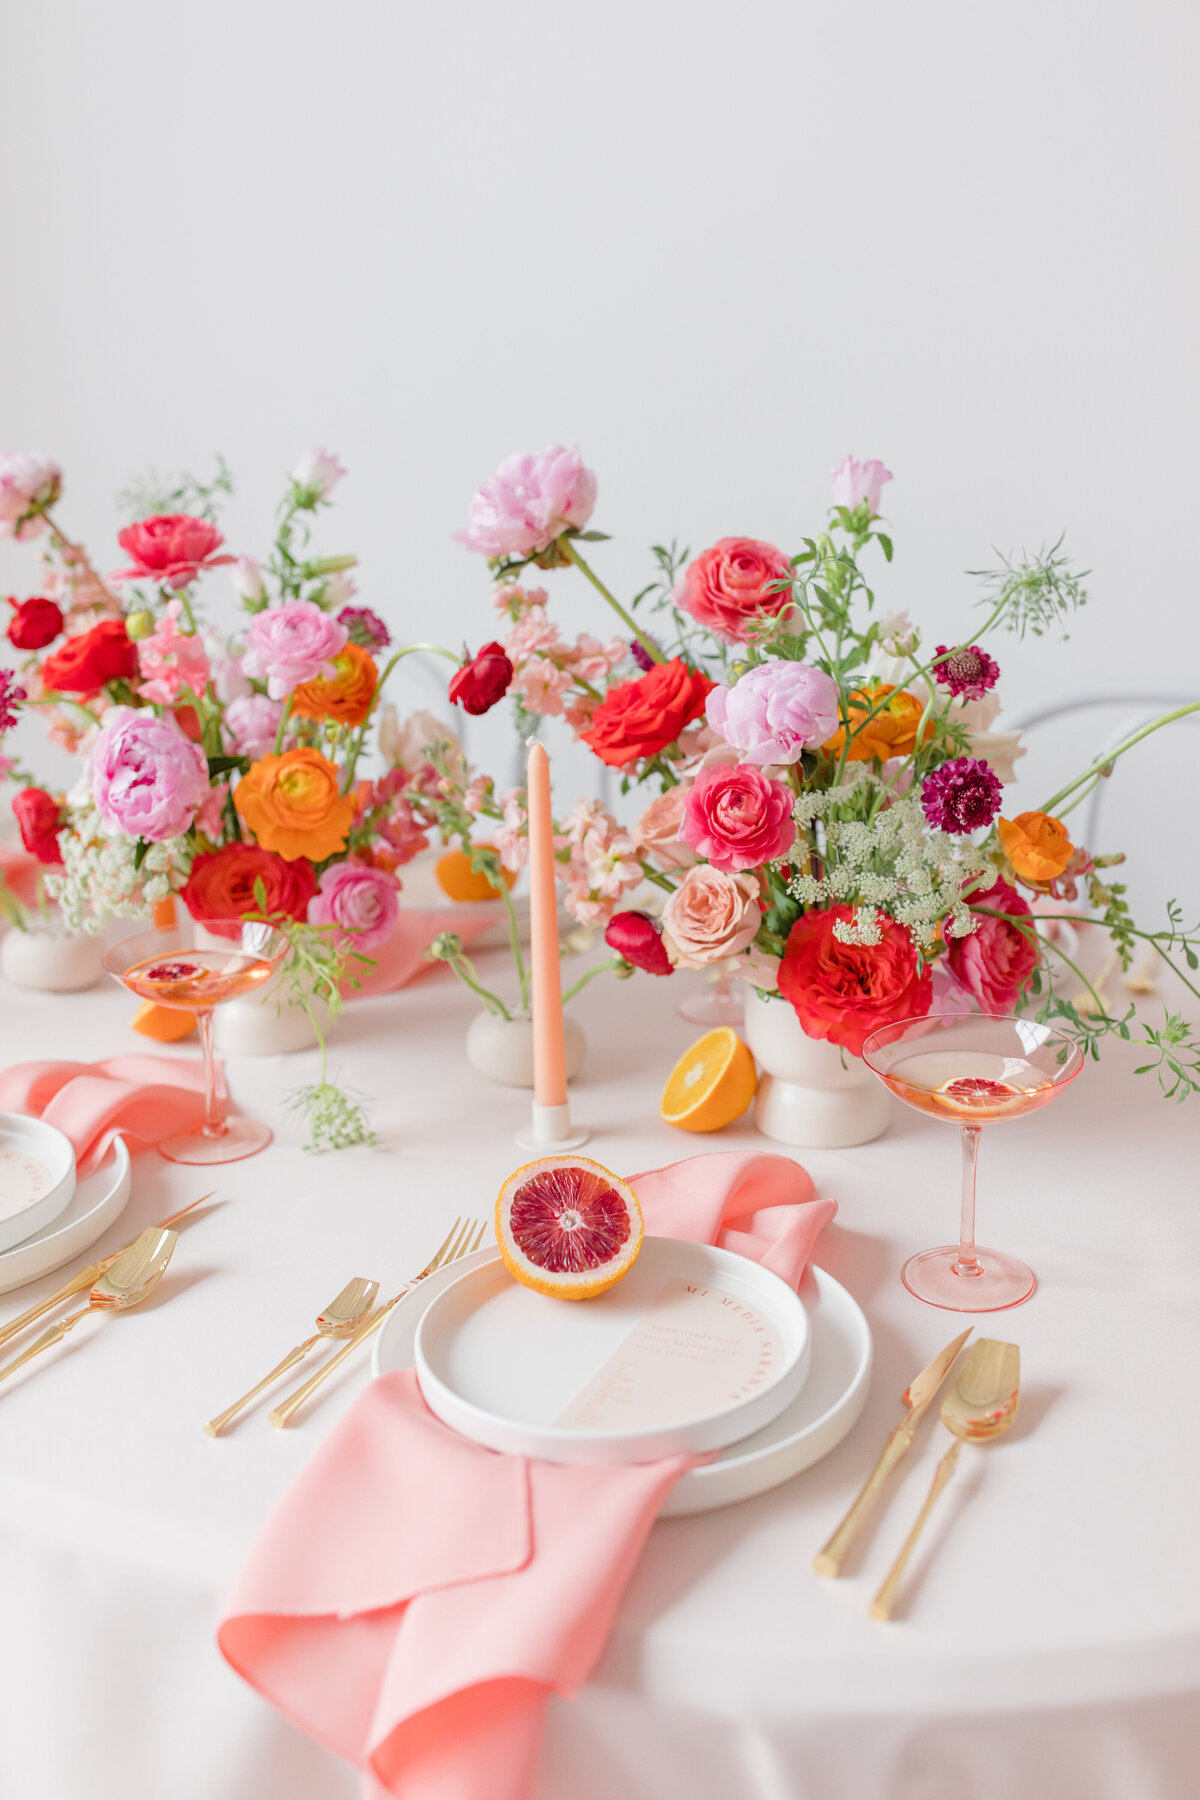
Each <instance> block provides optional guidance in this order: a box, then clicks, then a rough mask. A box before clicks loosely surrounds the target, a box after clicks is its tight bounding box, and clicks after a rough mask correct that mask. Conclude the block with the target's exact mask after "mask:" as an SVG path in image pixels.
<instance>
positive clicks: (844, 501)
mask: <svg viewBox="0 0 1200 1800" xmlns="http://www.w3.org/2000/svg"><path fill="white" fill-rule="evenodd" d="M829 473H830V475H831V477H832V479H833V503H834V505H835V506H845V507H849V508H850V510H851V511H853V509H854V508H855V507H856V506H860V505H861V504H862V502H863V501H864V500H865V501H866V502H867V505H868V507H869V509H870V511H871V513H872V514H875V513H877V512H878V511H879V501H880V497H881V496H882V494H883V487H884V483H885V482H887V481H890V480H891V479H892V472H891V470H890V469H885V468H884V466H883V464H882V463H881V462H877V461H872V462H865V463H860V462H859V460H858V458H857V457H856V456H847V457H846V458H845V459H844V460H843V461H842V462H841V463H840V464H839V465H838V467H837V468H836V469H830V471H829Z"/></svg>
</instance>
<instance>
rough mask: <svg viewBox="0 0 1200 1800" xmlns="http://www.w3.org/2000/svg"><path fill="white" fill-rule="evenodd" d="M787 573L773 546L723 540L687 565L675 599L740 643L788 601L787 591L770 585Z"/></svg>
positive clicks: (758, 541)
mask: <svg viewBox="0 0 1200 1800" xmlns="http://www.w3.org/2000/svg"><path fill="white" fill-rule="evenodd" d="M791 572H792V570H791V565H790V564H789V562H788V559H787V557H786V556H785V555H784V554H783V551H782V550H777V549H776V547H775V545H774V544H765V543H763V542H762V540H761V539H760V538H745V537H727V538H722V539H721V541H720V542H719V543H717V544H714V545H713V547H712V549H711V550H704V551H702V552H701V554H700V555H699V556H698V557H696V559H695V561H694V562H690V563H689V564H688V566H687V568H686V569H685V570H684V574H683V579H682V580H681V581H680V582H679V583H678V585H677V587H676V589H675V603H676V605H677V606H680V607H682V608H683V610H684V612H688V613H691V615H692V617H693V619H696V620H697V621H698V622H699V623H700V624H701V625H705V626H707V627H708V629H709V631H712V632H715V633H716V635H717V637H719V638H724V640H725V642H726V643H727V644H744V643H745V642H746V641H747V639H748V638H749V636H750V631H751V627H752V626H754V625H755V624H760V623H761V622H762V621H763V620H764V619H769V618H774V617H775V616H776V614H778V613H781V612H782V611H783V609H784V607H785V606H790V605H791V599H792V597H791V595H790V594H789V593H788V591H787V590H786V589H780V588H774V589H773V586H772V584H773V583H775V582H777V581H786V580H787V579H788V578H789V576H790V575H791Z"/></svg>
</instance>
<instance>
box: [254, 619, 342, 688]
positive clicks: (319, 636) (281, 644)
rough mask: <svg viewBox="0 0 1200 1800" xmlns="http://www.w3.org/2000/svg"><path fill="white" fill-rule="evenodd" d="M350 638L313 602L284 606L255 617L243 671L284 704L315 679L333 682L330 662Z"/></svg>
mask: <svg viewBox="0 0 1200 1800" xmlns="http://www.w3.org/2000/svg"><path fill="white" fill-rule="evenodd" d="M349 635H350V634H349V632H348V631H347V630H346V627H345V626H344V625H341V624H339V623H338V621H337V620H336V619H332V618H330V616H329V614H328V613H326V612H322V611H321V608H320V607H319V606H317V605H315V604H314V602H313V601H311V600H286V601H284V603H283V605H282V606H269V607H268V608H267V610H266V611H265V612H260V613H256V614H255V615H254V618H253V620H252V621H251V624H250V630H249V631H248V633H247V634H246V654H245V656H244V657H243V658H242V667H243V669H244V670H245V671H246V674H247V675H253V677H254V679H255V680H256V681H265V682H266V684H267V692H268V694H269V695H270V696H271V699H272V700H285V699H286V698H287V696H288V695H289V694H290V693H291V692H292V691H293V689H295V688H298V687H299V686H300V685H301V683H302V682H305V681H313V680H315V678H316V677H317V676H318V675H323V676H325V678H326V680H332V679H333V677H334V675H335V674H336V673H337V671H336V670H335V668H334V666H333V659H334V657H335V656H336V655H337V653H338V651H339V650H342V649H344V648H345V644H346V639H347V638H348V637H349Z"/></svg>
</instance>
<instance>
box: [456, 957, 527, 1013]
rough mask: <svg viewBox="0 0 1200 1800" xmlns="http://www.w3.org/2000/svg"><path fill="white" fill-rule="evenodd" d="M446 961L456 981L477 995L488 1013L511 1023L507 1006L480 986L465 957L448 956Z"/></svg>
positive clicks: (472, 968)
mask: <svg viewBox="0 0 1200 1800" xmlns="http://www.w3.org/2000/svg"><path fill="white" fill-rule="evenodd" d="M446 961H447V962H448V963H449V964H450V967H451V968H452V969H453V970H454V973H455V974H456V975H457V976H458V979H459V980H460V981H461V982H462V983H463V984H464V985H465V986H466V987H469V988H470V989H471V990H472V991H473V992H474V993H476V994H478V995H479V998H480V999H481V1000H482V1001H483V1004H484V1005H485V1006H486V1007H487V1008H488V1010H489V1011H490V1012H496V1013H499V1015H500V1017H501V1018H502V1019H508V1020H509V1021H510V1022H511V1020H512V1014H511V1013H510V1012H509V1010H508V1008H507V1006H505V1004H504V1002H503V1000H501V999H500V998H499V997H498V996H497V995H496V994H490V993H489V992H488V990H487V989H486V988H485V987H481V986H480V984H479V982H478V981H476V980H475V976H474V965H473V964H472V963H471V962H469V961H468V959H467V958H466V957H465V956H450V957H447V958H446Z"/></svg>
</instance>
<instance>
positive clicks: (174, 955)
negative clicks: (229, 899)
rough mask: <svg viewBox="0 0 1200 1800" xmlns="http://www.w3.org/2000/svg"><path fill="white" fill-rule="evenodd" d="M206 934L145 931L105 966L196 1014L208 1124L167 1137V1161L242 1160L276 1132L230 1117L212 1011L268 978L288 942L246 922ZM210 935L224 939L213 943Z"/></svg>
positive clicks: (219, 924)
mask: <svg viewBox="0 0 1200 1800" xmlns="http://www.w3.org/2000/svg"><path fill="white" fill-rule="evenodd" d="M204 932H205V938H206V941H205V942H204V943H197V941H196V940H197V937H198V935H199V933H198V928H197V927H195V926H190V925H183V926H180V927H179V928H178V929H176V930H173V931H140V932H138V934H137V936H136V937H128V938H123V939H122V941H121V942H120V943H119V944H114V945H113V946H112V947H111V949H109V950H106V951H105V953H104V967H105V968H106V969H107V970H108V972H109V974H110V975H113V976H115V977H116V979H117V980H118V981H119V982H120V983H121V986H122V987H126V988H128V989H129V992H130V993H131V994H136V995H137V996H138V998H139V999H140V1000H153V1001H154V1002H155V1004H156V1005H158V1006H170V1007H175V1008H177V1009H178V1010H179V1011H180V1012H190V1013H195V1015H196V1025H197V1029H198V1030H199V1033H200V1047H201V1049H202V1050H203V1052H204V1090H205V1108H204V1123H203V1125H202V1126H201V1127H200V1129H199V1130H198V1131H181V1132H179V1133H177V1134H176V1136H174V1137H169V1138H164V1139H163V1141H162V1143H160V1144H159V1146H158V1150H159V1155H160V1156H165V1157H166V1159H167V1161H168V1162H176V1163H227V1162H240V1161H241V1159H242V1157H244V1156H253V1155H255V1153H256V1152H257V1151H259V1150H265V1149H266V1147H267V1145H268V1144H269V1143H270V1142H271V1138H272V1135H273V1134H272V1132H271V1129H270V1126H268V1125H260V1124H258V1122H257V1121H256V1120H254V1119H243V1118H240V1117H239V1118H230V1116H229V1112H228V1109H227V1105H226V1101H225V1096H224V1094H222V1093H221V1092H220V1091H219V1090H218V1085H217V1070H216V1063H215V1061H214V1059H213V1030H212V1015H213V1007H214V1006H220V1005H221V1003H222V1001H225V1000H234V999H236V998H237V996H238V995H239V994H248V993H250V992H251V991H252V990H253V989H254V988H256V987H261V986H262V984H263V983H264V982H265V981H269V980H270V978H271V976H272V975H273V974H274V973H275V970H276V969H277V968H278V967H279V964H280V963H281V962H282V960H283V958H284V956H285V955H286V954H287V948H288V940H287V938H286V937H285V936H284V934H283V932H281V931H276V930H275V929H274V927H273V926H270V925H259V924H253V923H247V922H245V921H243V920H241V919H218V920H215V921H206V923H205V926H204ZM209 933H212V934H213V936H214V937H216V938H219V939H224V940H225V941H224V942H221V943H217V944H215V945H214V944H211V943H210V942H208V941H207V937H208V934H209Z"/></svg>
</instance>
